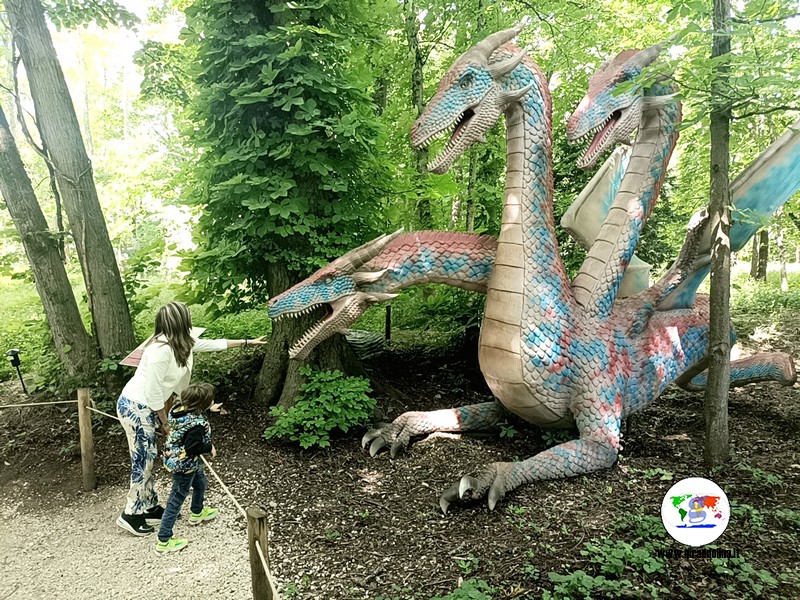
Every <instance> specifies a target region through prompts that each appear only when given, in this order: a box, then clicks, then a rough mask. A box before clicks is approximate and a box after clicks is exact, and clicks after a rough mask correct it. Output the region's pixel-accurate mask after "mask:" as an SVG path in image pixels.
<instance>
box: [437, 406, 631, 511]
mask: <svg viewBox="0 0 800 600" xmlns="http://www.w3.org/2000/svg"><path fill="white" fill-rule="evenodd" d="M598 406H599V405H598V404H587V405H586V406H585V407H584V408H581V409H578V410H575V411H574V412H575V422H576V424H577V425H578V429H579V430H580V431H581V438H580V439H578V440H572V441H570V442H566V443H564V444H559V445H558V446H553V447H552V448H549V449H548V450H545V451H544V452H540V453H539V454H536V455H534V456H532V457H531V458H528V459H527V460H524V461H520V462H513V463H512V462H498V463H492V464H490V465H488V466H487V467H486V468H485V469H484V470H483V471H482V472H481V473H480V474H478V475H477V476H474V477H473V476H469V475H466V476H464V477H462V478H461V479H460V480H459V481H458V482H457V483H455V484H453V485H452V486H450V487H449V488H448V489H446V490H445V491H444V492H443V493H442V495H441V496H440V497H439V506H440V507H441V509H442V512H444V513H447V509H448V508H449V507H450V504H451V503H452V502H456V501H459V500H476V499H480V498H483V497H487V500H488V503H489V510H494V507H495V506H496V505H497V502H498V501H499V500H500V499H501V498H502V497H503V496H505V494H506V493H507V492H510V491H511V490H514V489H516V488H518V487H519V486H520V485H523V484H525V483H531V482H533V481H543V480H546V479H562V478H564V477H574V476H576V475H584V474H586V473H591V472H593V471H598V470H600V469H607V468H610V467H612V466H613V465H614V463H615V462H616V461H617V454H618V452H619V440H620V422H621V419H620V411H621V405H620V406H617V405H614V406H610V405H605V404H603V405H602V406H603V408H598Z"/></svg>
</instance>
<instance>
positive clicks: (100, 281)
mask: <svg viewBox="0 0 800 600" xmlns="http://www.w3.org/2000/svg"><path fill="white" fill-rule="evenodd" d="M6 10H7V12H8V16H9V20H10V21H11V28H12V31H13V32H14V34H15V36H16V39H17V43H18V44H19V48H20V55H21V57H22V61H23V63H24V65H25V71H26V73H27V77H28V83H29V86H30V91H31V97H32V98H33V103H34V108H35V114H36V120H37V123H38V125H39V129H40V131H41V133H42V141H43V143H44V144H45V145H46V146H47V148H48V151H49V153H50V156H51V157H52V163H53V167H54V169H55V171H56V177H57V180H58V186H59V189H60V190H61V199H62V202H63V204H64V208H65V210H66V213H67V218H68V219H69V223H70V226H71V229H72V234H73V238H74V240H75V247H76V249H77V251H78V258H79V259H80V263H81V269H82V271H83V278H84V281H85V283H86V293H87V297H88V301H89V310H90V312H91V315H92V328H93V330H94V333H95V341H96V343H97V344H98V346H99V348H100V352H101V355H102V356H104V357H105V356H111V355H115V354H121V353H122V352H126V351H129V350H130V349H132V348H133V347H134V346H135V345H136V338H135V336H134V332H133V325H132V324H131V317H130V312H129V310H128V302H127V300H126V299H125V293H124V290H123V287H122V280H121V278H120V274H119V268H118V266H117V261H116V258H115V256H114V250H113V248H112V246H111V240H110V239H109V237H108V229H107V228H106V222H105V218H104V217H103V211H102V209H101V208H100V202H99V201H98V198H97V189H96V188H95V184H94V178H93V175H92V165H91V162H90V161H89V158H88V156H87V155H86V148H85V146H84V144H83V139H82V137H81V132H80V126H79V124H78V118H77V116H76V114H75V107H74V105H73V103H72V99H71V98H70V95H69V89H68V88H67V84H66V81H65V80H64V74H63V72H62V70H61V65H60V64H59V62H58V57H57V56H56V52H55V49H54V47H53V41H52V39H51V37H50V32H49V31H48V29H47V24H46V22H45V19H44V13H43V10H42V6H41V4H40V3H39V2H38V0H7V1H6Z"/></svg>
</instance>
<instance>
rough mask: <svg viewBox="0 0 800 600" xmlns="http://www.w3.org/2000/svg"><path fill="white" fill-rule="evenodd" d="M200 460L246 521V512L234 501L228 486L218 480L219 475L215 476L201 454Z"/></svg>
mask: <svg viewBox="0 0 800 600" xmlns="http://www.w3.org/2000/svg"><path fill="white" fill-rule="evenodd" d="M200 458H202V459H203V463H204V464H205V465H206V467H208V470H209V471H211V474H212V475H213V476H214V479H216V480H217V483H219V484H220V485H221V486H222V489H223V490H225V493H226V494H228V496H229V497H230V499H231V500H233V503H234V504H235V505H236V508H238V509H239V512H240V513H242V516H243V517H244V518H245V519H247V513H246V512H245V510H244V509H243V508H242V505H241V504H239V502H238V501H237V500H236V498H234V496H233V494H232V493H231V491H230V490H229V489H228V486H227V485H225V484H224V483H223V482H222V479H220V478H219V475H217V472H216V471H215V470H214V469H213V468H212V466H211V465H210V464H209V463H208V461H207V460H206V457H205V456H203V455H202V454H201V455H200Z"/></svg>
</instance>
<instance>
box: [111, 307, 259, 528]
mask: <svg viewBox="0 0 800 600" xmlns="http://www.w3.org/2000/svg"><path fill="white" fill-rule="evenodd" d="M191 331H192V315H191V313H189V309H188V308H187V307H186V305H185V304H183V303H182V302H170V303H169V304H167V305H165V306H162V307H161V308H160V309H159V311H158V314H157V315H156V327H155V334H154V335H153V337H152V338H151V339H150V341H149V342H148V343H147V345H146V346H145V349H144V352H143V353H142V359H141V361H140V362H139V366H138V367H137V368H136V372H135V373H134V374H133V377H132V378H131V380H130V381H128V383H127V384H126V385H125V387H124V388H123V390H122V394H121V395H120V397H119V400H118V401H117V416H118V417H119V420H120V422H121V423H122V427H123V428H124V429H125V433H126V434H127V436H128V448H129V449H130V453H131V487H130V491H128V500H127V503H126V505H125V510H124V511H123V512H122V514H121V515H120V516H119V517H118V518H117V525H119V526H120V527H122V528H123V529H124V530H126V531H128V532H130V533H132V534H133V535H137V536H143V535H149V534H150V533H152V532H153V531H154V529H153V527H152V526H151V525H150V524H149V523H148V521H160V520H161V515H162V514H163V513H164V508H163V507H162V506H160V505H159V504H158V496H157V494H156V491H155V488H154V486H153V483H154V482H153V461H154V460H155V457H156V455H157V450H156V428H157V427H158V425H159V423H160V426H161V428H162V430H163V431H165V432H167V433H169V432H168V431H167V408H166V405H167V403H168V401H169V399H170V398H172V397H173V395H174V397H175V399H180V396H181V392H182V391H183V390H185V389H186V387H187V386H188V385H189V380H190V379H191V377H192V363H193V360H192V353H193V352H214V351H217V350H225V349H227V348H242V347H246V346H258V345H261V344H264V343H265V341H264V338H263V337H260V338H258V339H255V340H201V339H197V338H194V337H192V334H191Z"/></svg>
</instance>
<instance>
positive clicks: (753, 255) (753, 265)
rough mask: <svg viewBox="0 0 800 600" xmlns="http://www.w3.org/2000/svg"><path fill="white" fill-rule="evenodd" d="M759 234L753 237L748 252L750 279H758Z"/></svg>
mask: <svg viewBox="0 0 800 600" xmlns="http://www.w3.org/2000/svg"><path fill="white" fill-rule="evenodd" d="M759 239H760V236H759V234H755V235H754V236H753V244H752V249H751V251H750V278H751V279H758V277H757V276H758V240H759Z"/></svg>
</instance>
